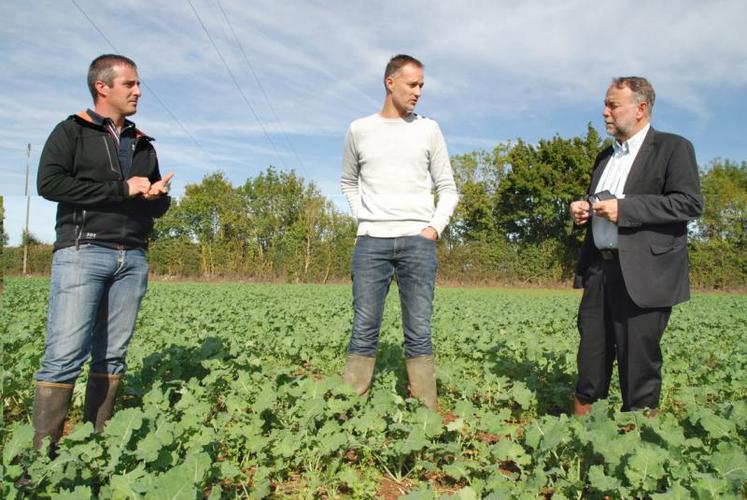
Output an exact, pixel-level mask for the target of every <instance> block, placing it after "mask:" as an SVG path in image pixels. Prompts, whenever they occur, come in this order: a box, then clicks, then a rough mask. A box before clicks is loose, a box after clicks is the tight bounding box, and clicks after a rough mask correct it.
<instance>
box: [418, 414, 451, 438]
mask: <svg viewBox="0 0 747 500" xmlns="http://www.w3.org/2000/svg"><path fill="white" fill-rule="evenodd" d="M442 422H443V421H442V420H441V415H439V414H438V413H436V412H435V411H433V410H429V409H427V408H423V407H420V408H418V409H417V411H416V412H415V418H414V419H413V426H417V427H419V428H420V429H422V431H423V433H424V434H425V436H427V437H429V438H432V437H435V436H439V435H440V434H441V433H442V432H443V429H444V428H443V423H442Z"/></svg>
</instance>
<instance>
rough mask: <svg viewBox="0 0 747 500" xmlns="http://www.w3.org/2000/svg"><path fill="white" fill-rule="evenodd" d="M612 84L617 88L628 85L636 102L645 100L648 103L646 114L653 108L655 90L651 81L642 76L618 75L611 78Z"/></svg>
mask: <svg viewBox="0 0 747 500" xmlns="http://www.w3.org/2000/svg"><path fill="white" fill-rule="evenodd" d="M612 85H614V86H615V87H617V88H618V89H622V88H625V87H628V88H629V89H630V90H631V91H632V92H633V97H634V99H635V100H636V102H637V103H639V104H640V103H642V102H645V103H647V104H648V114H649V116H651V111H653V109H654V101H655V100H656V92H654V87H653V86H652V85H651V83H650V82H649V81H648V80H646V79H645V78H643V77H642V76H618V77H617V78H613V79H612Z"/></svg>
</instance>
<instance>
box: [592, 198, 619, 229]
mask: <svg viewBox="0 0 747 500" xmlns="http://www.w3.org/2000/svg"><path fill="white" fill-rule="evenodd" d="M591 208H592V210H594V215H596V216H597V217H601V218H603V219H607V220H608V221H610V222H612V223H613V224H617V198H613V199H611V200H601V201H598V202H596V203H594V205H592V207H591Z"/></svg>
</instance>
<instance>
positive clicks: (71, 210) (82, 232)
mask: <svg viewBox="0 0 747 500" xmlns="http://www.w3.org/2000/svg"><path fill="white" fill-rule="evenodd" d="M88 86H89V90H90V91H91V95H92V96H93V100H94V110H90V109H88V110H86V111H83V112H81V113H78V114H76V115H72V116H70V117H68V118H67V119H66V120H64V121H63V122H61V123H60V124H58V125H57V127H55V129H54V130H53V131H52V133H51V135H50V136H49V139H47V142H46V144H45V145H44V150H43V151H42V155H41V159H40V161H39V173H38V176H37V188H38V191H39V194H40V195H42V196H43V197H44V198H46V199H48V200H51V201H56V202H58V205H57V224H56V233H57V237H56V240H55V244H54V254H53V257H52V279H51V289H50V296H49V313H48V319H47V342H46V346H45V350H44V356H43V358H42V362H41V369H40V370H39V371H38V372H37V374H36V393H35V396H34V407H33V424H34V429H35V434H34V446H35V447H37V448H38V447H39V446H41V443H42V439H44V438H45V437H49V438H50V440H51V442H52V444H54V443H56V442H57V440H59V438H60V436H61V434H62V428H63V424H64V422H65V417H66V416H67V412H68V408H69V406H70V400H71V396H72V392H73V387H74V384H75V380H76V378H77V377H78V375H79V374H80V372H81V369H82V367H83V364H84V363H85V361H86V360H87V359H88V357H89V356H90V358H91V365H90V369H89V375H88V384H87V387H86V401H85V408H84V419H85V420H86V421H89V422H92V423H93V425H94V428H95V429H96V431H101V429H102V428H103V426H104V423H105V422H106V420H108V419H109V418H110V417H111V415H112V412H113V408H114V400H115V397H116V394H117V390H118V388H119V385H120V383H121V380H122V376H123V375H124V372H125V369H126V364H125V355H126V353H127V346H128V344H129V341H130V338H131V337H132V332H133V329H134V327H135V320H136V318H137V312H138V309H139V307H140V301H141V299H142V298H143V295H144V294H145V290H146V287H147V280H148V263H147V260H146V247H147V236H148V233H149V232H150V231H151V229H152V228H153V218H154V217H160V216H161V215H163V214H164V213H165V212H166V210H167V209H168V207H169V203H170V198H169V197H168V195H167V193H168V183H169V181H170V180H171V177H172V176H173V174H171V173H169V174H167V175H166V176H165V177H164V178H163V179H162V178H161V174H160V172H159V170H158V159H157V158H156V152H155V150H154V149H153V145H152V144H151V141H152V138H150V137H148V136H146V135H145V134H143V133H142V132H141V131H140V130H138V129H137V128H135V124H134V123H132V122H131V121H129V120H128V119H126V117H127V116H130V115H133V114H134V113H135V112H136V110H137V103H138V99H139V98H140V81H139V80H138V73H137V66H136V65H135V63H134V62H133V61H132V60H130V59H128V58H126V57H123V56H119V55H112V54H105V55H102V56H100V57H97V58H96V59H94V61H93V62H92V63H91V66H90V68H89V71H88Z"/></svg>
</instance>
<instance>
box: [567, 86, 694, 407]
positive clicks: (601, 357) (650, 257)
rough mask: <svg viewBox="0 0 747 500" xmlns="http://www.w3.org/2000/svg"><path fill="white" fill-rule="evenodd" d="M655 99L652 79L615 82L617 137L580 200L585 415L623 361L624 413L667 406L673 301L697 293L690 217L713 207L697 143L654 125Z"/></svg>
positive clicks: (609, 113) (607, 112) (610, 97)
mask: <svg viewBox="0 0 747 500" xmlns="http://www.w3.org/2000/svg"><path fill="white" fill-rule="evenodd" d="M654 99H655V94H654V89H653V87H652V86H651V84H650V83H649V82H648V81H647V80H646V79H645V78H641V77H622V78H616V79H614V80H613V81H612V85H610V87H609V89H608V90H607V95H606V98H605V101H604V112H603V116H604V121H605V126H606V128H607V133H609V134H610V135H611V136H613V137H614V138H615V140H614V142H613V145H612V146H611V147H609V148H607V149H605V150H604V151H602V152H601V153H600V154H599V156H598V157H597V159H596V162H595V163H594V171H593V173H592V181H591V185H590V188H589V195H590V197H589V199H587V200H579V201H574V202H573V203H571V215H572V217H573V219H574V222H575V223H576V224H577V225H586V226H587V232H586V240H585V242H584V245H583V247H582V250H581V257H580V259H579V263H578V267H577V271H576V283H575V286H576V287H577V288H581V287H583V289H584V293H583V298H582V299H581V305H580V308H579V311H578V328H579V331H580V333H581V342H580V345H579V349H578V383H577V385H576V398H575V403H574V411H575V413H576V414H577V415H583V414H585V413H587V412H588V411H589V410H590V409H591V403H593V402H594V401H596V400H598V399H602V398H606V397H607V393H608V390H609V384H610V379H611V376H612V365H613V362H614V360H615V359H617V368H618V372H619V380H620V389H621V392H622V399H623V406H622V409H623V411H629V410H638V409H643V408H656V407H657V406H658V404H659V393H660V390H661V365H662V355H661V348H660V340H661V336H662V334H663V333H664V329H665V328H666V325H667V321H668V320H669V315H670V313H671V311H672V306H673V305H675V304H678V303H680V302H684V301H686V300H688V299H689V298H690V285H689V280H688V259H687V222H688V221H690V220H692V219H694V218H696V217H698V216H700V215H701V214H702V212H703V197H702V196H701V194H700V181H699V178H698V166H697V163H696V162H695V152H694V150H693V146H692V144H690V142H689V141H687V140H686V139H684V138H682V137H680V136H677V135H674V134H667V133H664V132H659V131H657V130H654V129H653V128H652V127H651V125H650V119H651V108H652V107H653V105H654ZM589 221H591V223H590V224H589Z"/></svg>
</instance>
